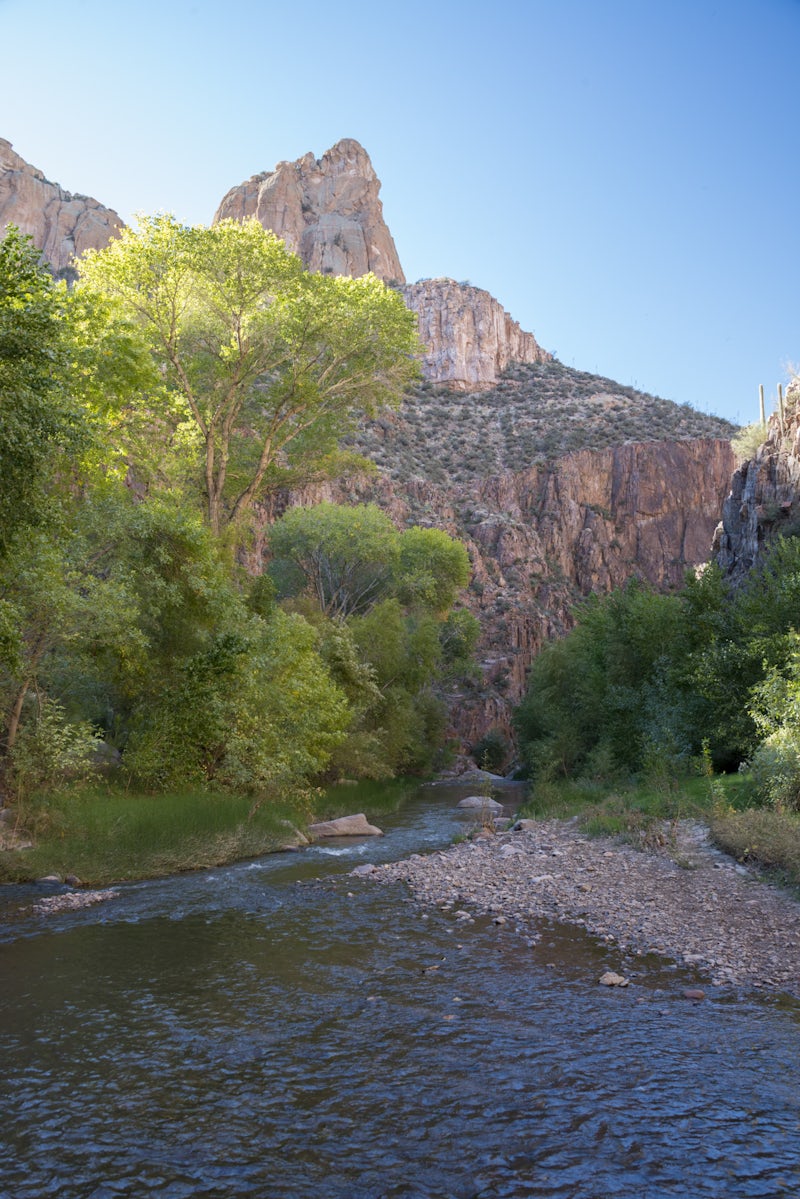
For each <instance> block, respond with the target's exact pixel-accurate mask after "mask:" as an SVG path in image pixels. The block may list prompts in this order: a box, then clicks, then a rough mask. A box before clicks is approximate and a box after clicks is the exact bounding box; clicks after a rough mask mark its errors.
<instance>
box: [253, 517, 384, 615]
mask: <svg viewBox="0 0 800 1199" xmlns="http://www.w3.org/2000/svg"><path fill="white" fill-rule="evenodd" d="M270 549H271V551H272V553H273V555H274V563H273V566H272V567H271V574H272V577H273V578H274V579H275V580H276V582H277V584H278V591H279V594H282V595H293V594H297V593H298V592H300V591H302V590H308V591H309V592H310V593H311V594H312V595H313V596H314V598H315V600H316V602H317V604H318V605H319V608H320V611H321V612H324V613H325V615H326V616H331V617H346V616H351V615H353V614H356V613H363V612H366V611H367V610H368V609H369V608H370V607H372V605H373V604H375V603H377V602H378V601H379V600H380V599H383V598H384V597H385V596H386V595H387V594H388V593H389V591H390V588H391V586H392V583H393V581H394V572H395V568H396V566H397V564H398V559H399V554H400V539H399V534H398V533H397V530H396V529H395V527H394V525H393V524H392V522H391V520H390V519H389V517H388V516H387V515H386V513H385V512H382V511H381V510H380V508H378V507H377V506H376V505H375V504H359V505H356V506H355V507H352V508H351V507H346V506H344V505H342V504H328V503H323V504H315V505H314V506H313V507H311V508H290V509H289V511H288V512H286V513H285V515H284V516H282V517H281V519H280V520H278V521H276V522H275V524H274V525H273V526H272V529H271V530H270Z"/></svg>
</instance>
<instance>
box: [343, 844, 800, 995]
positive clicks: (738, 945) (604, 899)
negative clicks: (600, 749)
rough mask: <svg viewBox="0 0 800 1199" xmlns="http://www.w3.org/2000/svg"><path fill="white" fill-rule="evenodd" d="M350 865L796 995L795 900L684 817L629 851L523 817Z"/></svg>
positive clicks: (465, 913)
mask: <svg viewBox="0 0 800 1199" xmlns="http://www.w3.org/2000/svg"><path fill="white" fill-rule="evenodd" d="M357 873H358V874H359V875H364V876H368V877H369V878H370V879H373V880H375V881H378V882H386V883H388V882H397V881H402V882H404V883H406V884H407V885H408V886H409V888H410V889H411V892H412V894H413V896H414V897H415V899H416V900H417V901H418V902H419V903H420V904H422V905H431V906H436V907H438V908H440V909H442V910H444V911H448V912H451V913H452V914H453V915H454V917H455V918H456V919H458V920H459V921H463V922H465V923H466V922H468V921H470V920H473V919H474V918H475V917H476V916H491V917H493V918H494V920H495V921H496V922H497V923H508V922H511V921H513V922H514V923H515V924H516V925H517V926H518V927H519V928H520V929H521V930H522V931H524V933H525V935H526V936H527V937H528V938H531V937H533V938H535V937H536V936H537V932H536V922H537V921H541V920H557V921H562V922H566V923H570V924H574V925H578V926H580V927H582V928H584V929H585V930H586V931H587V932H589V933H590V934H592V935H593V936H596V937H598V938H601V939H602V940H604V941H605V942H606V943H608V944H612V943H613V944H615V945H616V946H617V947H618V948H619V949H621V950H624V951H629V952H633V953H635V954H645V953H657V954H660V955H662V956H664V957H667V958H671V959H673V960H674V961H676V962H679V963H681V964H683V965H686V966H689V967H691V968H693V969H694V970H696V971H698V972H699V973H701V974H702V975H704V976H705V977H707V978H708V980H709V982H710V983H711V984H712V985H714V986H720V987H733V988H745V989H747V988H760V989H762V990H769V991H777V992H785V993H788V994H791V995H793V996H797V997H800V904H798V903H797V902H796V901H795V900H794V899H792V898H791V897H790V896H788V895H786V894H784V893H783V892H781V891H779V890H777V889H776V888H774V887H771V886H769V885H767V884H766V883H764V882H763V881H761V880H760V879H759V878H758V877H757V876H756V874H755V873H754V872H752V871H750V870H749V869H747V868H746V867H744V866H741V865H739V864H738V863H737V862H735V861H734V860H733V859H732V858H730V857H728V856H727V855H726V854H724V853H722V852H720V851H719V850H717V849H716V848H714V846H713V845H712V844H711V843H710V841H709V837H708V830H707V829H706V828H705V827H704V826H703V825H700V824H697V823H695V822H693V821H682V822H681V823H680V824H679V825H677V826H675V827H674V828H672V829H670V830H668V832H667V835H665V837H664V844H663V845H660V846H658V847H656V848H655V849H648V850H639V849H636V848H634V847H632V846H630V845H626V844H622V843H619V842H616V841H610V840H601V839H596V838H590V837H588V836H586V835H585V834H583V833H581V831H580V829H579V828H578V827H577V824H576V822H574V821H541V822H540V821H534V820H523V821H519V822H518V824H517V825H515V826H514V829H513V830H512V831H508V832H496V833H494V834H492V833H491V832H489V831H488V830H486V829H484V830H480V831H479V832H478V833H477V835H476V836H475V837H474V838H472V839H471V840H468V841H465V842H462V843H461V844H458V845H454V846H451V847H450V848H448V849H446V850H443V851H441V852H438V853H432V854H430V855H428V856H426V857H421V856H419V855H416V854H415V855H413V856H412V857H411V858H409V859H407V860H406V861H403V862H393V863H387V864H385V865H382V866H376V867H360V868H358V871H357Z"/></svg>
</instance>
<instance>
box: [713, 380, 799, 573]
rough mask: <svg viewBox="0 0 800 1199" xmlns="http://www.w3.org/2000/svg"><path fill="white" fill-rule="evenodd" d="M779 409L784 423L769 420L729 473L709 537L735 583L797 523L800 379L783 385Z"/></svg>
mask: <svg viewBox="0 0 800 1199" xmlns="http://www.w3.org/2000/svg"><path fill="white" fill-rule="evenodd" d="M784 410H785V415H784V420H783V422H781V419H780V416H779V415H778V414H775V415H773V416H772V417H770V420H769V423H768V426H767V429H766V430H765V433H764V442H763V444H762V445H761V446H760V447H759V449H758V450H757V451H756V454H755V456H754V457H753V458H750V459H749V460H748V461H747V462H744V463H742V465H741V466H740V467H739V468H738V469H737V470H736V471H735V473H734V474H733V478H732V480H731V484H730V491H729V493H728V497H727V499H726V500H725V504H724V507H723V509H722V521H721V522H720V524H719V526H718V528H717V530H716V532H715V534H714V557H715V559H716V562H717V564H718V565H719V566H720V567H721V569H722V570H723V571H724V573H725V574H726V575H727V577H728V578H729V579H730V580H731V581H732V582H733V583H734V584H738V583H740V582H742V580H743V579H744V578H746V576H747V573H748V571H750V570H751V569H752V567H753V566H754V565H756V564H757V563H758V562H759V560H760V559H761V556H762V554H763V551H764V550H765V548H767V546H768V545H769V543H770V542H771V541H772V539H773V538H774V537H775V536H778V535H780V534H782V533H785V532H786V530H787V529H788V528H790V527H791V526H792V525H796V523H797V521H798V519H800V380H794V381H793V382H792V383H791V384H790V385H789V386H788V387H787V389H786V396H785V401H784Z"/></svg>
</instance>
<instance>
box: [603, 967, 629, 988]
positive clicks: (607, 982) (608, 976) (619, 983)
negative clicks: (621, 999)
mask: <svg viewBox="0 0 800 1199" xmlns="http://www.w3.org/2000/svg"><path fill="white" fill-rule="evenodd" d="M597 981H598V982H599V983H600V986H601V987H627V986H628V985H629V984H630V979H629V978H624V977H623V976H622V975H621V974H615V973H614V971H613V970H606V972H605V974H601V976H600V978H599V979H598V980H597Z"/></svg>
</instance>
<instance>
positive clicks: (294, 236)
mask: <svg viewBox="0 0 800 1199" xmlns="http://www.w3.org/2000/svg"><path fill="white" fill-rule="evenodd" d="M380 186H381V185H380V180H379V179H378V177H377V175H376V174H375V171H374V169H373V166H372V163H371V162H370V159H369V155H368V154H367V152H366V150H364V148H363V147H362V146H360V145H359V143H358V142H357V141H354V140H353V139H352V138H344V139H343V140H342V141H340V142H337V143H336V145H335V146H333V147H332V148H331V149H330V150H328V151H326V153H325V154H323V155H322V158H320V159H316V158H314V155H313V154H305V155H304V156H303V157H302V158H298V159H297V161H296V162H279V163H278V165H277V166H276V167H275V170H274V171H264V172H263V173H262V174H260V175H254V176H253V177H252V178H251V179H248V180H247V182H246V183H242V184H240V185H239V186H238V187H233V188H231V190H230V191H229V192H228V194H227V195H226V196H225V198H224V199H223V201H222V203H221V204H220V206H219V208H218V209H217V211H216V213H215V215H214V220H215V221H219V220H222V219H223V218H225V217H230V218H232V219H233V220H237V221H243V220H245V219H246V218H247V217H253V216H254V217H256V218H257V219H258V220H259V221H260V222H261V224H262V225H263V226H264V227H265V229H272V230H273V232H275V233H277V234H278V236H279V237H281V238H283V240H284V241H285V242H286V245H287V246H288V248H289V249H290V250H292V251H293V252H294V253H295V254H299V255H300V257H301V258H302V260H303V262H304V263H305V265H306V267H307V268H308V269H309V270H310V271H323V272H326V273H327V274H332V275H352V276H353V277H354V278H357V277H358V276H359V275H366V274H367V273H368V272H369V271H372V273H373V274H374V275H377V276H378V278H379V279H383V280H384V282H387V283H388V282H394V283H398V284H399V283H404V282H405V276H404V274H403V269H402V267H401V266H400V259H399V258H398V257H397V251H396V249H395V245H394V242H393V240H392V235H391V233H390V232H389V230H388V228H387V226H386V223H385V221H384V219H383V205H382V204H381V201H380V199H379V196H378V193H379V191H380Z"/></svg>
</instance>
